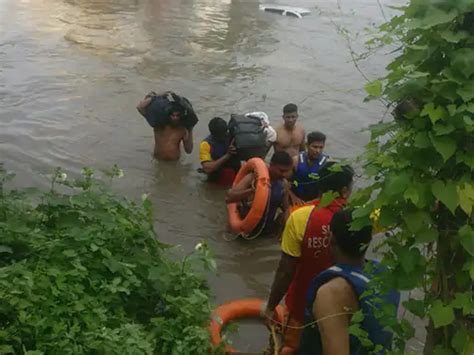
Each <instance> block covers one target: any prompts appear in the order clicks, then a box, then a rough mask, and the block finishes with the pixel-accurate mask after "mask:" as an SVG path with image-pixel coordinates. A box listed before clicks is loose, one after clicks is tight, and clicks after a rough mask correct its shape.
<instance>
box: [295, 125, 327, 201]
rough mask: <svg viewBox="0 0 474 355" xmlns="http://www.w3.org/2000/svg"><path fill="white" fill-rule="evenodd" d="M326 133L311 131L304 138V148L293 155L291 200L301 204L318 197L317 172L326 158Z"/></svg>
mask: <svg viewBox="0 0 474 355" xmlns="http://www.w3.org/2000/svg"><path fill="white" fill-rule="evenodd" d="M325 144H326V135H325V134H323V133H321V132H311V133H309V134H308V136H307V138H306V150H305V151H304V152H300V153H299V155H297V156H296V157H294V165H295V171H294V174H293V177H292V182H293V186H292V195H291V198H292V201H293V203H294V204H302V203H304V202H309V201H312V200H314V199H316V198H318V197H319V186H318V185H319V184H318V172H319V169H320V168H321V167H322V166H323V165H324V163H325V162H327V160H328V156H327V155H325V154H324V153H323V151H324V145H325Z"/></svg>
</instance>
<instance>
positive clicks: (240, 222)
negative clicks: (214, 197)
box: [227, 158, 270, 234]
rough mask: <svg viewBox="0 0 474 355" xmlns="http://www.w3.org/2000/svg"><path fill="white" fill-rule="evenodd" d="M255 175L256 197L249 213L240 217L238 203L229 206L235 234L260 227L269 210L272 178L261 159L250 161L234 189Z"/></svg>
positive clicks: (229, 216) (238, 176)
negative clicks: (264, 215) (248, 176)
mask: <svg viewBox="0 0 474 355" xmlns="http://www.w3.org/2000/svg"><path fill="white" fill-rule="evenodd" d="M252 172H253V173H254V174H255V197H254V200H253V203H252V207H251V208H250V211H249V213H248V214H247V216H245V218H244V219H242V218H241V217H240V214H239V211H238V209H237V202H233V203H229V204H227V214H228V220H229V225H230V228H231V229H232V231H233V232H234V233H246V234H248V233H250V232H252V231H253V230H254V229H255V227H256V226H257V225H258V223H259V222H260V220H261V219H262V217H263V214H264V213H265V209H266V208H267V202H268V198H269V189H270V176H269V173H268V168H267V165H266V164H265V162H264V161H263V160H262V159H260V158H252V159H249V160H248V161H247V162H246V163H245V164H244V165H243V166H242V167H241V168H240V170H239V172H238V173H237V176H236V177H235V179H234V183H233V184H232V187H234V186H236V185H237V184H238V183H239V182H240V181H241V180H242V179H243V178H244V177H245V176H246V175H247V174H249V173H252Z"/></svg>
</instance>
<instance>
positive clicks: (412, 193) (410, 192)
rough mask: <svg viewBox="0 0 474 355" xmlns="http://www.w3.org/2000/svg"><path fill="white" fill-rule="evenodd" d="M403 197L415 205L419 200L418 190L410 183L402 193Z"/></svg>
mask: <svg viewBox="0 0 474 355" xmlns="http://www.w3.org/2000/svg"><path fill="white" fill-rule="evenodd" d="M403 198H404V199H405V200H406V201H408V200H411V201H412V202H413V204H414V205H416V204H417V203H418V201H419V196H418V190H417V189H416V188H415V187H414V186H413V185H411V186H410V187H408V189H406V190H405V192H404V193H403Z"/></svg>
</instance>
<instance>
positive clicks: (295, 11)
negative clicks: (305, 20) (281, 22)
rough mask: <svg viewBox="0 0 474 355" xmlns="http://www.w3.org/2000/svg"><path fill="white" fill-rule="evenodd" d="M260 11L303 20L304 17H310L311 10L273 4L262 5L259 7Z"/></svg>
mask: <svg viewBox="0 0 474 355" xmlns="http://www.w3.org/2000/svg"><path fill="white" fill-rule="evenodd" d="M259 8H260V10H262V11H266V12H273V13H276V14H280V15H282V16H293V17H297V18H302V17H303V16H306V15H309V14H310V13H311V11H310V10H308V9H304V8H302V7H293V6H283V5H273V4H262V5H260V6H259Z"/></svg>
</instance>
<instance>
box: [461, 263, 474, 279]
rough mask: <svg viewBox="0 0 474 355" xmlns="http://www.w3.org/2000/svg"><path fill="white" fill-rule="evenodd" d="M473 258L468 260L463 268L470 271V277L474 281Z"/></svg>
mask: <svg viewBox="0 0 474 355" xmlns="http://www.w3.org/2000/svg"><path fill="white" fill-rule="evenodd" d="M471 259H472V260H469V261H467V262H466V263H465V264H464V266H463V268H462V269H463V270H464V271H467V272H468V273H469V277H470V278H471V280H472V281H474V259H473V258H471Z"/></svg>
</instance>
